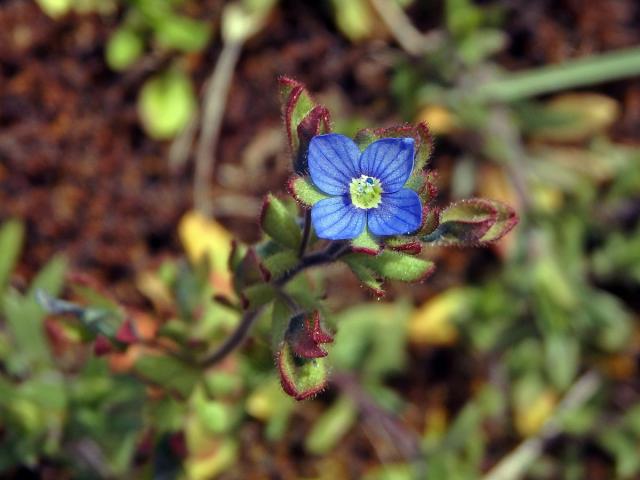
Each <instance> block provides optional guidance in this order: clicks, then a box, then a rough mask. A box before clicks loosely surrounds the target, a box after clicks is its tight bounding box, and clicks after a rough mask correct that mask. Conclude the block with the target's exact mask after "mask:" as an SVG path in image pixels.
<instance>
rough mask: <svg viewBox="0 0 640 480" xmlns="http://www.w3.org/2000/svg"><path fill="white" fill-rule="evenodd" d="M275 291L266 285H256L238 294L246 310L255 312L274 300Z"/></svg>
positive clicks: (271, 286)
mask: <svg viewBox="0 0 640 480" xmlns="http://www.w3.org/2000/svg"><path fill="white" fill-rule="evenodd" d="M276 294H277V290H276V289H275V287H273V285H269V284H268V283H258V284H256V285H252V286H250V287H247V288H245V289H244V290H243V291H242V293H241V294H240V295H241V297H242V300H243V304H244V308H245V309H246V310H255V309H256V308H258V307H261V306H262V305H266V304H267V303H269V302H270V301H271V300H273V299H274V298H275V296H276Z"/></svg>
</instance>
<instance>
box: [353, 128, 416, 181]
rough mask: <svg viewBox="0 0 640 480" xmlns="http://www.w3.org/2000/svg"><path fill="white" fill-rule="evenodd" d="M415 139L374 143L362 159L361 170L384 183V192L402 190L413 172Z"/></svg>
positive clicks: (363, 154) (389, 139)
mask: <svg viewBox="0 0 640 480" xmlns="http://www.w3.org/2000/svg"><path fill="white" fill-rule="evenodd" d="M413 144H414V140H413V138H383V139H381V140H377V141H375V142H373V143H372V144H371V145H369V146H368V147H367V149H366V150H365V151H364V152H363V153H362V156H361V157H360V170H362V173H363V174H365V175H369V176H371V177H375V178H377V179H378V180H380V182H381V183H382V190H383V191H384V192H386V193H393V192H397V191H398V190H400V189H401V188H402V187H403V185H404V184H405V182H406V181H407V179H408V178H409V175H411V171H412V170H413V156H414V148H413Z"/></svg>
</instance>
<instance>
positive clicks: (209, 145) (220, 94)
mask: <svg viewBox="0 0 640 480" xmlns="http://www.w3.org/2000/svg"><path fill="white" fill-rule="evenodd" d="M241 51H242V42H239V41H234V42H227V43H225V44H224V46H223V47H222V52H221V53H220V57H219V58H218V62H217V63H216V66H215V69H214V70H213V73H212V74H211V76H210V78H209V80H207V84H206V88H205V94H204V99H203V100H204V111H203V113H202V127H201V131H200V139H199V141H198V148H197V151H196V165H195V175H194V184H193V195H194V204H195V207H196V209H197V210H199V211H200V212H203V213H205V214H208V213H209V207H210V189H211V180H212V178H211V177H212V176H213V170H214V166H215V150H216V145H217V143H218V138H219V136H220V127H221V126H222V117H223V114H224V109H225V106H226V104H227V97H228V95H229V88H230V86H231V80H232V79H233V72H234V70H235V68H236V64H237V63H238V59H239V58H240V52H241Z"/></svg>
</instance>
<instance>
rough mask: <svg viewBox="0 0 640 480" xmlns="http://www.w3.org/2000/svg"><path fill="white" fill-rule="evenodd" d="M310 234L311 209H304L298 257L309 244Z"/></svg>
mask: <svg viewBox="0 0 640 480" xmlns="http://www.w3.org/2000/svg"><path fill="white" fill-rule="evenodd" d="M310 236H311V210H305V212H304V230H303V231H302V241H301V242H300V250H299V251H298V257H300V258H302V257H303V256H304V252H305V251H306V250H307V245H309V237H310Z"/></svg>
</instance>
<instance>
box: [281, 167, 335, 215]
mask: <svg viewBox="0 0 640 480" xmlns="http://www.w3.org/2000/svg"><path fill="white" fill-rule="evenodd" d="M287 190H288V191H289V193H290V194H291V196H292V197H293V198H294V199H295V200H296V201H297V202H298V203H299V204H300V205H302V206H303V207H306V208H310V207H313V206H314V205H315V204H316V203H318V202H319V201H320V200H323V199H325V198H329V196H328V195H326V194H324V193H323V192H321V191H320V190H318V188H317V187H316V186H315V185H314V184H313V183H312V182H311V179H310V178H309V177H300V176H298V175H294V176H292V177H291V178H289V181H288V182H287Z"/></svg>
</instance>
